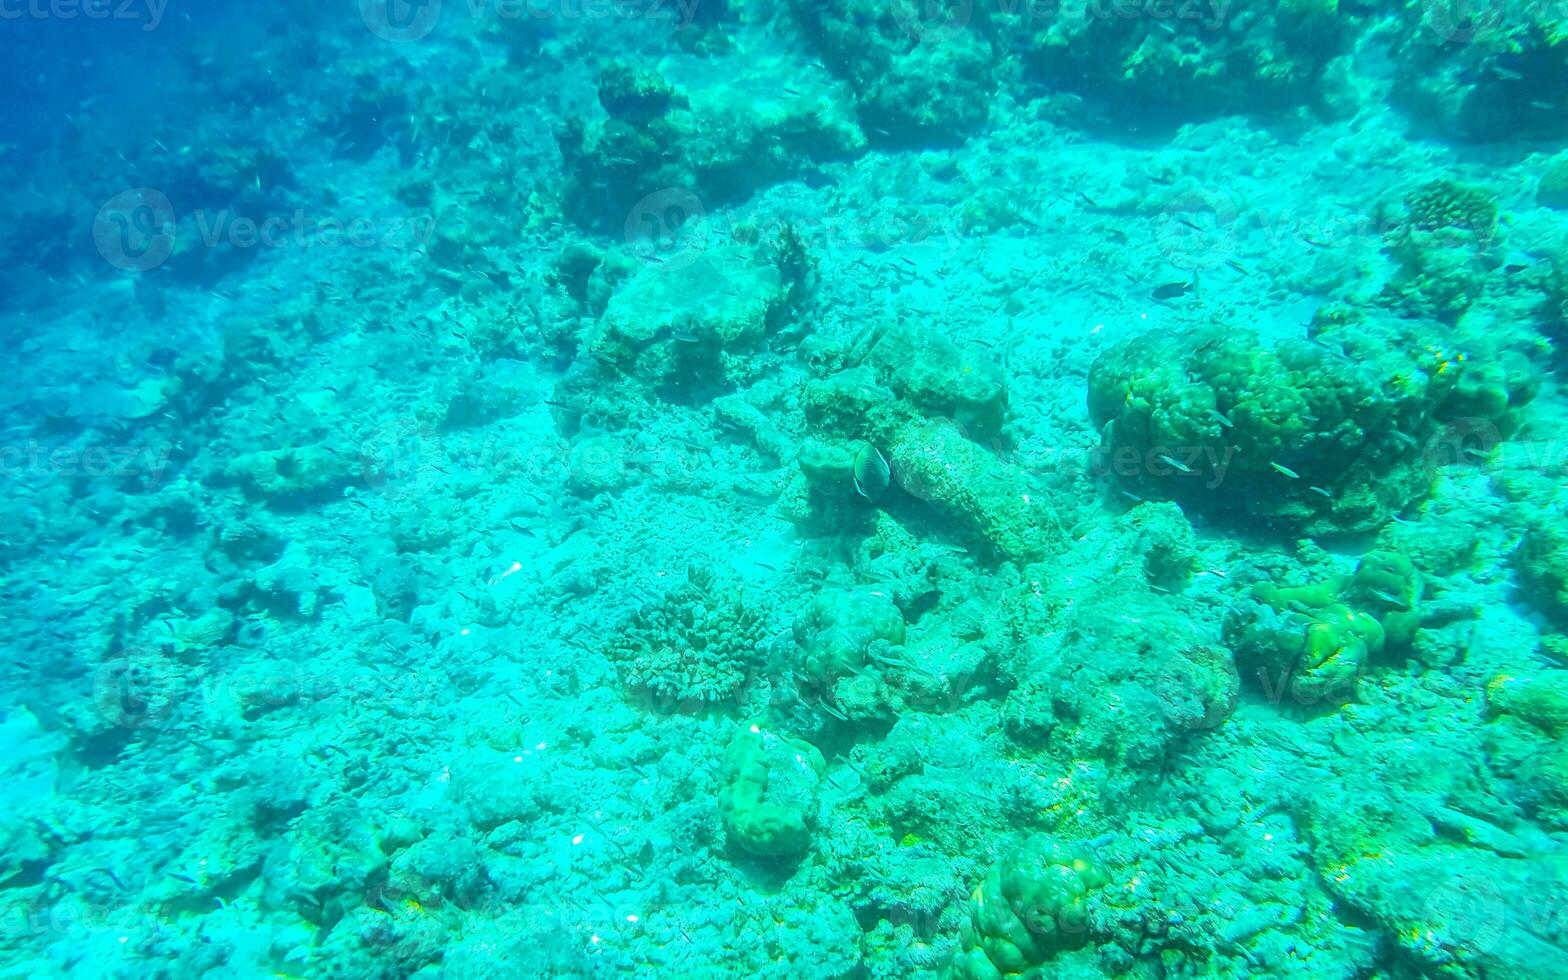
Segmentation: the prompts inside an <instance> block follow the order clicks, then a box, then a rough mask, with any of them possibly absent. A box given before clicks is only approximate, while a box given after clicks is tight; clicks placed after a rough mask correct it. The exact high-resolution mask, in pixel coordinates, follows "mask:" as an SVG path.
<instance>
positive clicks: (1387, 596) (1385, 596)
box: [1372, 589, 1410, 609]
mask: <svg viewBox="0 0 1568 980" xmlns="http://www.w3.org/2000/svg"><path fill="white" fill-rule="evenodd" d="M1372 595H1373V596H1375V597H1377V598H1379V599H1382V600H1383V601H1384V602H1386V603H1388V604H1389V605H1391V606H1394V607H1395V608H1398V609H1408V608H1409V607H1410V602H1409V601H1408V600H1406V599H1403V598H1401V597H1399V596H1397V595H1394V593H1392V592H1389V591H1388V590H1387V589H1373V590H1372Z"/></svg>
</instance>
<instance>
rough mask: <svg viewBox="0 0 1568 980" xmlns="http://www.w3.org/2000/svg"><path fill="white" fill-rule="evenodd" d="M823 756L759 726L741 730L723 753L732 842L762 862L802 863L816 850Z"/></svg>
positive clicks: (723, 811) (725, 813) (722, 803)
mask: <svg viewBox="0 0 1568 980" xmlns="http://www.w3.org/2000/svg"><path fill="white" fill-rule="evenodd" d="M825 770H826V763H825V762H824V761H823V759H822V753H820V752H818V751H817V750H816V749H815V748H814V747H812V746H811V745H809V744H807V743H804V742H799V741H792V740H787V739H785V738H784V737H783V736H781V735H779V734H778V733H776V732H773V731H771V730H765V729H764V728H763V727H762V726H761V725H760V724H750V725H746V726H744V727H742V728H741V730H740V731H738V732H736V733H735V737H734V738H733V739H731V740H730V744H729V748H728V749H727V750H726V751H725V753H724V770H723V774H722V780H723V785H722V787H721V788H720V789H719V814H720V816H722V817H723V819H724V827H725V829H726V830H727V831H728V832H729V835H730V840H732V841H734V842H735V843H736V844H738V845H739V846H740V847H741V848H742V849H743V850H745V851H746V852H748V853H750V854H754V855H756V856H758V857H766V858H798V857H800V856H801V855H802V854H804V853H805V852H806V851H807V850H808V849H809V848H810V847H811V826H812V824H813V823H814V822H815V814H816V786H817V783H818V781H819V780H820V778H821V774H822V773H823V772H824V771H825Z"/></svg>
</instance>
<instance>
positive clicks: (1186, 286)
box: [1149, 279, 1198, 299]
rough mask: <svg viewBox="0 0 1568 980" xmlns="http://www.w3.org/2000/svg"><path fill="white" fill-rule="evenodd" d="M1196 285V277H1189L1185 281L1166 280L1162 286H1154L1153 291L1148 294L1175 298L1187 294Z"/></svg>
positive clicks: (1160, 297) (1163, 297)
mask: <svg viewBox="0 0 1568 980" xmlns="http://www.w3.org/2000/svg"><path fill="white" fill-rule="evenodd" d="M1197 285H1198V281H1197V280H1196V279H1190V280H1187V281H1185V282H1168V283H1166V284H1165V285H1163V286H1156V287H1154V291H1153V292H1152V293H1150V294H1149V295H1150V296H1152V297H1154V298H1155V299H1175V298H1176V297H1178V296H1185V295H1187V293H1188V292H1189V291H1190V290H1192V289H1193V288H1194V287H1195V286H1197Z"/></svg>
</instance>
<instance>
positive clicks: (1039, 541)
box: [890, 419, 1062, 562]
mask: <svg viewBox="0 0 1568 980" xmlns="http://www.w3.org/2000/svg"><path fill="white" fill-rule="evenodd" d="M890 458H891V460H892V464H893V479H894V481H895V482H896V483H897V484H898V485H899V486H900V487H902V488H903V489H904V491H905V492H907V493H909V494H910V495H912V496H914V497H918V498H919V499H921V500H924V501H926V502H927V503H928V504H930V505H931V506H932V507H933V508H934V509H935V510H936V511H937V512H939V513H940V514H942V515H943V516H944V517H945V518H947V519H948V520H951V521H952V522H953V523H954V524H955V525H956V526H957V527H959V528H961V529H963V530H964V531H965V532H967V533H968V534H969V535H970V536H971V537H973V538H974V539H976V540H977V541H978V542H979V543H982V544H985V545H988V546H989V547H991V548H992V549H994V550H995V552H996V554H997V555H999V556H1000V557H1002V558H1004V559H1007V560H1011V561H1019V562H1031V561H1038V560H1040V559H1042V558H1045V557H1047V556H1049V555H1051V554H1054V553H1056V552H1057V551H1059V550H1060V549H1061V544H1062V529H1061V524H1060V522H1059V520H1058V519H1057V516H1056V511H1055V508H1054V507H1053V506H1052V504H1051V501H1050V500H1049V498H1048V497H1047V496H1046V494H1045V493H1044V492H1043V491H1041V490H1039V489H1038V488H1036V487H1035V486H1034V484H1033V482H1032V481H1031V480H1030V479H1029V477H1028V475H1027V474H1025V473H1024V471H1023V470H1021V469H1019V468H1017V467H1015V466H1013V465H1011V464H1010V463H1008V462H1006V461H1005V460H1002V459H1000V458H998V457H996V456H993V455H992V454H991V453H989V452H987V451H986V450H985V449H984V448H982V447H981V446H978V445H976V444H975V443H974V442H971V441H970V440H969V439H967V438H965V436H964V434H963V432H962V431H961V430H960V429H959V428H958V427H957V426H956V425H954V424H953V423H952V422H949V421H947V420H945V419H933V420H928V421H925V422H918V423H916V424H914V425H911V426H908V427H907V428H905V429H903V430H901V431H900V432H899V434H898V437H897V440H896V441H895V442H894V443H893V446H892V452H891V457H890Z"/></svg>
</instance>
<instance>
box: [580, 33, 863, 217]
mask: <svg viewBox="0 0 1568 980" xmlns="http://www.w3.org/2000/svg"><path fill="white" fill-rule="evenodd" d="M762 60H763V61H766V59H762ZM772 68H773V71H775V72H776V71H778V70H779V68H778V66H777V65H774V66H772ZM671 71H672V72H673V71H674V69H671ZM699 71H700V69H698V70H693V71H692V72H689V73H688V74H687V75H685V76H677V81H678V84H672V83H671V81H669V80H667V79H666V77H665V75H664V74H662V73H661V72H660V71H658V70H655V69H652V68H639V67H634V66H632V65H627V64H612V65H610V66H608V67H607V68H606V69H605V70H604V71H603V72H602V73H601V75H600V78H599V103H600V105H601V106H602V107H603V108H604V111H605V113H606V115H607V118H606V119H605V120H603V121H602V122H595V123H589V124H584V123H582V122H580V121H577V120H573V121H570V122H568V123H567V124H566V125H565V126H564V127H563V128H562V130H561V131H560V133H559V134H558V136H557V139H558V141H559V143H560V147H561V155H562V157H563V160H564V163H565V169H566V172H567V174H568V178H567V184H566V188H565V201H564V210H565V213H566V215H567V217H568V218H570V219H572V220H574V221H576V222H578V223H579V224H581V225H583V226H585V227H590V228H594V227H603V228H608V229H610V230H614V231H617V232H619V231H621V230H623V226H624V230H625V231H626V232H627V234H628V235H631V236H638V235H642V234H645V233H653V234H672V233H677V232H678V231H679V226H680V224H681V223H682V222H684V221H685V220H688V219H690V218H693V217H696V218H700V217H701V215H700V213H699V212H702V211H705V210H706V208H707V207H708V206H709V205H708V204H704V203H703V202H704V200H706V201H708V202H711V204H712V205H717V204H718V203H720V202H723V201H726V200H730V199H733V198H736V197H741V196H744V195H745V194H746V193H749V192H750V191H752V190H755V189H756V188H758V187H761V186H764V185H766V184H767V183H769V182H771V181H775V180H779V179H782V178H785V177H788V176H791V175H793V174H794V173H797V172H798V171H800V170H803V169H806V168H808V167H810V166H813V165H814V164H816V163H819V162H825V161H828V160H833V159H838V158H843V157H849V156H853V155H855V154H858V153H860V152H862V151H863V150H864V149H865V146H866V138H865V135H864V134H863V133H862V132H861V130H860V127H859V125H857V123H856V122H855V120H854V119H853V118H852V117H851V116H850V114H849V109H848V105H847V101H848V100H847V98H846V96H845V95H844V94H843V93H842V92H841V91H840V89H839V87H838V86H837V85H835V84H834V83H833V82H832V81H831V80H830V79H827V78H825V77H823V76H822V75H821V74H820V73H817V74H815V75H808V76H804V77H802V76H798V75H797V76H796V77H795V78H793V79H792V82H791V87H792V89H793V94H791V93H786V92H781V91H780V90H779V86H778V78H779V75H778V74H770V73H769V70H768V66H767V65H765V64H752V65H749V66H748V67H747V69H746V70H743V71H741V72H740V73H739V74H737V75H725V76H723V77H722V78H719V77H714V76H711V75H703V74H699ZM675 204H680V205H681V207H682V208H683V210H684V213H682V214H680V215H671V214H670V213H668V211H667V207H668V206H670V205H675ZM649 219H651V220H652V221H653V223H654V226H655V227H653V228H651V229H646V228H642V227H641V224H642V222H644V221H645V220H649ZM656 244H657V243H656Z"/></svg>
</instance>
